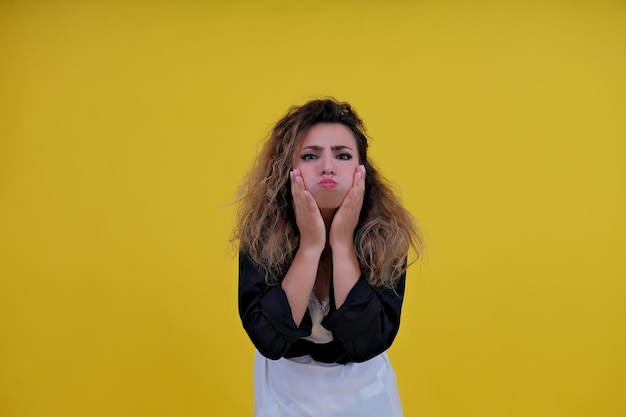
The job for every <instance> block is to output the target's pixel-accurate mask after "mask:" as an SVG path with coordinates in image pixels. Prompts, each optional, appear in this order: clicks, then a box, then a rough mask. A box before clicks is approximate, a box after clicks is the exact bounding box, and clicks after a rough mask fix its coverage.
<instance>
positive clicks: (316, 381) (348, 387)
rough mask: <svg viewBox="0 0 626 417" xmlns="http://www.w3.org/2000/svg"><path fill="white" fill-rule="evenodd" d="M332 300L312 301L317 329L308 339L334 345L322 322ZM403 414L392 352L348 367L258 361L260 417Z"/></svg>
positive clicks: (256, 406)
mask: <svg viewBox="0 0 626 417" xmlns="http://www.w3.org/2000/svg"><path fill="white" fill-rule="evenodd" d="M329 309H330V307H329V300H328V298H326V299H324V300H322V301H321V302H320V301H318V300H317V299H316V298H315V297H314V296H313V295H311V298H310V300H309V313H310V315H311V321H312V322H313V327H312V331H311V335H310V336H307V337H305V339H307V340H310V341H312V342H314V343H328V342H330V341H332V340H333V335H332V333H331V332H329V331H328V330H327V329H325V328H324V327H323V326H322V325H321V321H322V319H323V318H324V317H325V316H326V314H328V311H329ZM336 416H342V417H402V404H401V403H400V396H399V395H398V387H397V384H396V375H395V373H394V371H393V368H392V367H391V363H390V362H389V358H388V357H387V353H386V352H383V353H381V354H380V355H378V356H376V357H374V358H372V359H370V360H368V361H365V362H359V363H356V362H351V363H348V364H345V365H342V364H337V363H324V362H317V361H315V360H313V359H312V358H311V357H310V356H309V355H305V356H300V357H297V358H289V359H287V358H280V359H278V360H271V359H267V358H266V357H264V356H263V355H261V354H260V353H259V352H258V351H257V352H256V356H255V360H254V417H336Z"/></svg>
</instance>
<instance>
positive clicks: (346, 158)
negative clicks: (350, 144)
mask: <svg viewBox="0 0 626 417" xmlns="http://www.w3.org/2000/svg"><path fill="white" fill-rule="evenodd" d="M300 158H301V159H302V160H303V161H312V160H314V159H317V155H314V154H312V153H307V154H304V155H302V156H301V157H300ZM335 158H337V159H339V160H342V161H349V160H350V159H352V155H350V154H349V153H340V154H339V155H337V156H335Z"/></svg>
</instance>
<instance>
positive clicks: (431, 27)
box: [0, 0, 626, 417]
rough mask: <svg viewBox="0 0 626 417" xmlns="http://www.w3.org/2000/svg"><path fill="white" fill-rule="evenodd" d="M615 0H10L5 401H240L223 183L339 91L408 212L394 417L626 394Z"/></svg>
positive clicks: (622, 13)
mask: <svg viewBox="0 0 626 417" xmlns="http://www.w3.org/2000/svg"><path fill="white" fill-rule="evenodd" d="M625 47H626V5H625V4H624V3H623V2H621V1H588V2H583V1H572V2H550V1H548V2H543V1H507V2H495V1H484V0H483V1H479V2H470V1H467V2H463V1H449V2H443V3H442V2H434V1H420V2H409V1H389V2H382V1H381V2H364V1H350V2H335V1H333V2H331V1H322V2H309V3H305V2H289V1H258V2H257V1H251V0H250V1H232V2H227V1H223V2H206V4H205V2H200V1H195V2H193V1H182V2H174V1H171V2H166V1H161V2H145V3H141V2H132V3H128V2H104V1H95V0H94V1H85V2H78V1H65V2H61V1H57V2H32V1H26V2H17V1H3V2H1V3H0V416H1V417H56V416H59V417H61V416H63V417H74V416H85V417H99V416H112V417H118V416H119V417H127V416H128V417H135V416H150V417H158V416H163V417H174V416H185V417H187V416H190V417H191V416H250V415H251V410H252V356H253V348H252V345H251V344H250V342H249V341H248V339H247V337H246V335H245V333H244V332H243V330H242V329H241V325H240V322H239V318H238V315H237V306H236V283H237V270H236V268H237V266H236V258H235V253H234V251H233V250H232V248H230V246H229V243H228V240H229V235H230V231H231V229H232V226H233V221H234V207H233V205H232V202H233V200H234V197H235V192H236V188H237V186H238V184H239V183H240V180H241V178H242V177H243V175H244V174H245V172H246V171H247V170H248V168H249V167H250V164H251V161H252V159H253V157H254V156H255V154H256V152H257V150H258V148H259V143H261V140H262V139H263V137H264V136H265V134H266V133H267V132H268V130H269V128H270V127H271V124H272V123H273V122H275V121H276V120H277V119H278V118H279V117H280V116H282V114H284V112H285V111H286V110H287V108H288V107H289V106H290V105H292V104H301V103H303V102H305V101H306V100H308V99H310V98H314V97H318V96H325V95H332V96H335V97H337V98H339V99H341V100H348V101H350V102H351V103H352V104H353V105H354V107H355V108H356V109H357V110H358V111H359V112H360V114H361V115H362V117H363V118H364V120H365V122H366V125H367V126H368V128H369V132H370V134H371V136H372V137H373V141H372V147H371V149H372V151H371V155H372V158H373V159H374V160H376V161H377V162H378V165H379V166H380V168H381V169H382V171H383V172H384V173H385V175H386V176H387V177H389V178H390V179H391V180H392V181H394V182H395V183H396V184H397V185H398V187H399V189H400V192H401V195H402V197H403V200H404V202H405V203H406V205H407V206H408V207H409V208H410V210H411V211H412V212H413V213H414V214H415V216H416V217H417V218H418V219H419V221H420V224H421V226H422V228H423V230H424V232H425V236H426V243H427V247H428V252H427V254H426V256H425V257H424V260H423V262H421V263H419V264H416V265H414V266H413V267H411V269H410V271H409V283H408V290H407V295H406V301H405V309H404V313H403V324H402V327H401V330H400V333H399V336H398V338H397V339H396V342H395V344H394V346H393V347H392V348H391V350H390V357H391V360H392V362H393V364H394V366H395V369H396V372H397V375H398V381H399V386H400V392H401V395H402V398H403V403H404V408H405V415H406V416H409V417H412V416H428V417H440V416H441V417H443V416H446V417H448V416H450V417H461V416H462V417H471V416H476V417H488V416H494V417H517V416H529V417H560V416H563V417H578V416H589V417H623V416H624V415H626V395H625V393H626V301H625V299H626V283H625V278H626V266H625V257H624V254H623V252H624V251H625V250H626V222H625V220H624V213H626V197H625V192H626V189H625V182H626V168H625V166H626V163H625V160H626V152H625V150H626V149H625V148H626V145H625V139H626V122H625V115H626V77H625V74H626V53H625V52H626V48H625Z"/></svg>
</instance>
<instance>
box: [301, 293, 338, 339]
mask: <svg viewBox="0 0 626 417" xmlns="http://www.w3.org/2000/svg"><path fill="white" fill-rule="evenodd" d="M329 311H330V300H329V298H328V297H326V298H324V299H323V300H322V301H319V300H318V299H317V298H316V297H315V296H314V295H313V294H311V298H309V314H310V315H311V322H312V323H313V327H312V328H311V336H307V337H303V339H306V340H310V341H311V342H313V343H328V342H332V341H333V334H332V333H331V332H329V331H328V330H326V329H325V328H324V326H322V320H323V319H324V317H326V315H327V314H328V312H329Z"/></svg>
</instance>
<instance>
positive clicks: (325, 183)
mask: <svg viewBox="0 0 626 417" xmlns="http://www.w3.org/2000/svg"><path fill="white" fill-rule="evenodd" d="M319 186H320V187H322V188H325V189H327V190H329V189H331V188H335V187H336V186H337V183H336V182H335V181H334V180H331V179H330V178H324V179H323V180H321V181H320V182H319Z"/></svg>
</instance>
